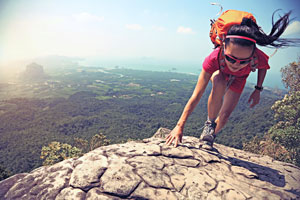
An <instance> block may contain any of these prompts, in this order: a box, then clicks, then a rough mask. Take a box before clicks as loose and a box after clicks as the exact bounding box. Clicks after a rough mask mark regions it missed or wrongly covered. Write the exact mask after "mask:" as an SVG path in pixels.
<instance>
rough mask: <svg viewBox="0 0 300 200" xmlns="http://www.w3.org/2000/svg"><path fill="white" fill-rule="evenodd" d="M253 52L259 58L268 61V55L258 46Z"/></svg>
mask: <svg viewBox="0 0 300 200" xmlns="http://www.w3.org/2000/svg"><path fill="white" fill-rule="evenodd" d="M255 53H256V55H257V56H258V59H259V60H265V61H268V60H269V56H268V55H267V54H265V52H263V51H262V50H260V49H259V48H256V49H255Z"/></svg>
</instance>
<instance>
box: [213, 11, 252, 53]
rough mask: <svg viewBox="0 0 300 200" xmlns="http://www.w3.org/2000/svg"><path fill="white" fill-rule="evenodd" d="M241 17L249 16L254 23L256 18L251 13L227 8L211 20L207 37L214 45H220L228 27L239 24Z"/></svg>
mask: <svg viewBox="0 0 300 200" xmlns="http://www.w3.org/2000/svg"><path fill="white" fill-rule="evenodd" d="M243 18H250V19H252V20H253V21H254V22H255V23H256V19H255V18H254V16H253V15H252V14H251V13H248V12H244V11H238V10H227V11H225V12H223V13H222V14H221V16H220V17H219V18H218V19H217V20H211V29H210V34H209V37H210V39H211V41H212V43H213V44H214V45H215V47H217V46H219V45H222V41H223V40H224V39H225V36H226V34H227V31H228V30H229V28H230V27H231V26H232V25H238V24H241V23H242V21H243Z"/></svg>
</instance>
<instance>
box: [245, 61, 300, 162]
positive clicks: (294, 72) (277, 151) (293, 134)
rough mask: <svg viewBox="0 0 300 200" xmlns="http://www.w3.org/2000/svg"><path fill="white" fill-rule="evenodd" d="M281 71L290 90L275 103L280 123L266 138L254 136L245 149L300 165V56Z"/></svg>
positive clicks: (269, 131) (272, 128)
mask: <svg viewBox="0 0 300 200" xmlns="http://www.w3.org/2000/svg"><path fill="white" fill-rule="evenodd" d="M281 72H282V77H283V79H282V80H283V82H284V83H285V86H286V88H288V89H289V93H288V94H286V95H285V96H284V98H283V99H282V100H279V101H276V102H275V103H274V105H273V106H272V110H273V111H274V118H275V120H276V123H275V124H274V125H273V126H272V127H271V128H270V129H269V130H268V132H266V134H265V136H264V138H262V139H259V138H254V139H253V140H252V141H250V142H249V143H246V144H245V145H244V149H245V150H249V151H252V152H253V150H254V152H255V153H260V154H264V155H269V156H271V157H273V158H275V159H278V160H281V161H285V162H291V163H293V164H296V165H298V166H300V146H299V143H300V134H299V133H300V58H299V59H298V62H293V63H290V64H289V65H287V66H286V67H284V68H283V69H282V70H281Z"/></svg>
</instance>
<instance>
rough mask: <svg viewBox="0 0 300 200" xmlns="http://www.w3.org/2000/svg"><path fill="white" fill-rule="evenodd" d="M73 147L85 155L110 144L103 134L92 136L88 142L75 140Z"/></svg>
mask: <svg viewBox="0 0 300 200" xmlns="http://www.w3.org/2000/svg"><path fill="white" fill-rule="evenodd" d="M74 140H75V146H76V147H78V148H79V149H81V150H82V152H84V153H87V152H89V151H92V150H94V149H96V148H98V147H101V146H107V145H109V144H110V140H108V139H106V136H105V135H104V134H103V133H99V134H96V135H94V136H93V137H92V138H91V139H90V141H87V140H84V139H82V138H75V139H74Z"/></svg>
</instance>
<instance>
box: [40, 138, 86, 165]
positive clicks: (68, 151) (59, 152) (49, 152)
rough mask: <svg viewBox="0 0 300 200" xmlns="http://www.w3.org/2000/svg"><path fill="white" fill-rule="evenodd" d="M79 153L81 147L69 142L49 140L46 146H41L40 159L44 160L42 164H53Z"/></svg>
mask: <svg viewBox="0 0 300 200" xmlns="http://www.w3.org/2000/svg"><path fill="white" fill-rule="evenodd" d="M81 155H82V152H81V149H78V148H76V147H72V146H71V145H69V144H61V143H60V142H51V143H50V144H49V145H48V146H44V147H43V148H42V152H41V159H43V160H44V161H43V165H53V164H55V163H58V162H60V161H63V160H65V159H69V158H74V157H79V156H81Z"/></svg>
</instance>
